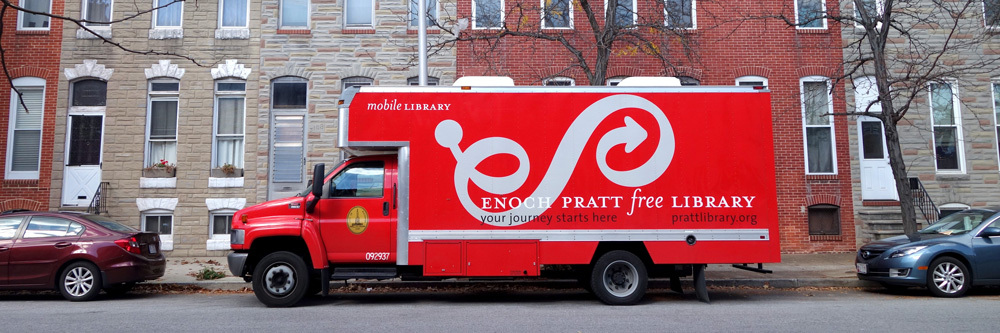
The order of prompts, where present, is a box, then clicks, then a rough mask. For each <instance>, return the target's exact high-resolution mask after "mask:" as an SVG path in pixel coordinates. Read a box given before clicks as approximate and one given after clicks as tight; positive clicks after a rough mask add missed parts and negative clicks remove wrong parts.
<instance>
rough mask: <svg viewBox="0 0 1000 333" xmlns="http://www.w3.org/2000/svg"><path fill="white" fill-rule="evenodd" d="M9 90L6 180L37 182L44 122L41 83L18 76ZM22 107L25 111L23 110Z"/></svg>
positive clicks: (38, 80) (40, 80)
mask: <svg viewBox="0 0 1000 333" xmlns="http://www.w3.org/2000/svg"><path fill="white" fill-rule="evenodd" d="M13 83H14V87H16V88H17V89H18V90H20V91H21V99H22V100H23V101H24V104H22V103H21V101H20V100H18V98H17V92H16V91H14V89H11V90H10V109H9V110H10V112H9V113H8V114H10V117H11V119H10V123H9V126H8V131H7V158H6V160H7V163H6V164H7V165H6V173H5V178H7V179H38V168H39V165H40V164H41V155H42V153H41V151H42V123H43V120H44V119H45V110H44V105H45V80H43V79H40V78H36V77H22V78H17V79H14V80H13ZM25 106H27V107H28V108H27V109H25Z"/></svg>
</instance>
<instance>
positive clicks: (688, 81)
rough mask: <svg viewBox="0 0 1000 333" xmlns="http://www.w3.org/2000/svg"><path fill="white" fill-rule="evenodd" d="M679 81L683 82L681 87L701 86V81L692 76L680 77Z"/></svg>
mask: <svg viewBox="0 0 1000 333" xmlns="http://www.w3.org/2000/svg"><path fill="white" fill-rule="evenodd" d="M677 79H678V80H680V81H681V85H682V86H697V85H701V81H700V80H698V79H696V78H693V77H690V76H678V77H677Z"/></svg>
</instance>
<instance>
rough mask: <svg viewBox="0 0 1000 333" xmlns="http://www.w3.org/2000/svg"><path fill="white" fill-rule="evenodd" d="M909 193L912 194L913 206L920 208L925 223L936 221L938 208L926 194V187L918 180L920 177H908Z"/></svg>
mask: <svg viewBox="0 0 1000 333" xmlns="http://www.w3.org/2000/svg"><path fill="white" fill-rule="evenodd" d="M910 195H911V196H913V206H914V207H916V208H917V209H919V210H920V213H922V214H921V215H923V217H924V220H927V224H932V223H934V222H937V220H938V208H937V206H936V205H934V201H933V200H931V196H930V195H928V194H927V189H925V188H924V184H923V183H921V182H920V178H917V177H910Z"/></svg>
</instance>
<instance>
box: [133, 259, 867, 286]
mask: <svg viewBox="0 0 1000 333" xmlns="http://www.w3.org/2000/svg"><path fill="white" fill-rule="evenodd" d="M854 256H855V253H854V252H850V253H834V254H784V255H782V256H781V262H780V263H774V264H764V267H763V268H764V269H767V270H771V271H773V273H770V274H761V273H756V272H750V271H746V270H742V269H737V268H733V267H732V266H730V265H709V266H708V269H707V270H706V271H705V276H706V279H707V284H708V285H709V286H726V287H739V286H745V287H760V288H762V287H770V288H798V287H863V286H871V284H870V283H869V282H863V281H860V280H858V278H857V276H856V275H855V271H854ZM749 266H750V267H753V268H756V267H757V265H755V264H751V265H749ZM205 269H210V270H213V271H216V272H223V273H225V275H226V277H223V278H220V279H214V280H198V279H197V278H196V276H197V273H198V272H201V271H203V270H205ZM686 280H687V282H688V283H689V282H690V277H688V278H686ZM466 283H467V282H465V281H463V280H461V279H452V280H446V281H441V282H426V281H421V282H406V281H369V280H363V281H350V282H349V283H348V284H360V285H383V286H386V287H390V288H391V287H393V286H399V287H415V286H423V285H439V286H441V287H445V286H449V285H464V284H466ZM477 283H478V282H477ZM145 284H152V285H162V286H164V287H167V286H182V287H200V288H204V289H208V290H251V287H250V283H247V282H245V281H243V278H239V277H234V276H232V273H230V272H229V267H228V266H227V264H226V258H224V257H168V258H167V271H166V274H165V275H164V276H163V277H161V278H159V279H156V280H153V281H148V282H146V283H145ZM543 284H544V282H543ZM566 284H567V283H566V281H552V285H553V286H554V287H555V286H558V285H566ZM661 284H662V283H659V282H658V281H654V282H653V283H652V285H651V287H661ZM331 285H332V286H333V287H337V286H340V285H343V284H341V283H336V281H333V283H331Z"/></svg>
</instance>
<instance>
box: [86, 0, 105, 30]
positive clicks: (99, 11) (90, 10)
mask: <svg viewBox="0 0 1000 333" xmlns="http://www.w3.org/2000/svg"><path fill="white" fill-rule="evenodd" d="M86 10H87V11H86V12H85V13H84V17H85V18H86V19H87V20H89V21H97V22H109V21H111V0H87V9H86ZM87 25H108V24H98V23H88V24H87Z"/></svg>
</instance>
